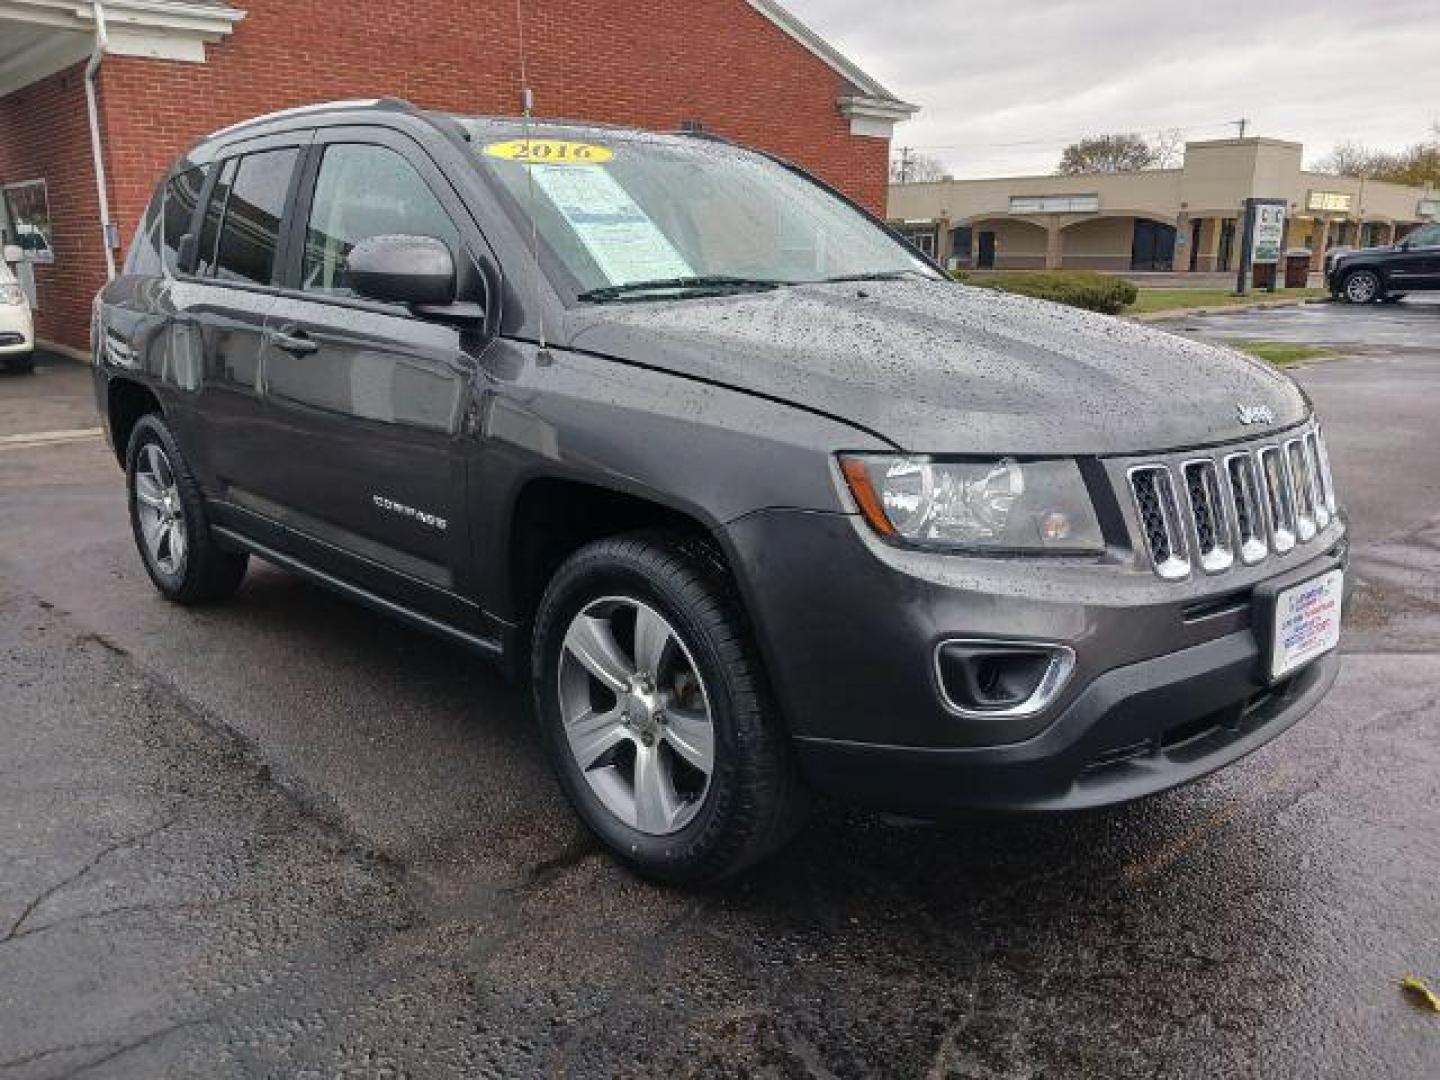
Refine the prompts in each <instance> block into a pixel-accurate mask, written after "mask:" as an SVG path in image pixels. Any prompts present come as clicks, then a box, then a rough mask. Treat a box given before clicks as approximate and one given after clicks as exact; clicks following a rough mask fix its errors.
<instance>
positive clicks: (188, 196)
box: [160, 168, 205, 274]
mask: <svg viewBox="0 0 1440 1080" xmlns="http://www.w3.org/2000/svg"><path fill="white" fill-rule="evenodd" d="M204 187H205V170H204V169H203V168H200V169H186V170H185V171H184V172H182V173H177V174H176V175H175V177H174V178H173V179H172V180H171V181H170V183H168V184H166V185H165V202H164V208H163V211H162V215H161V216H162V218H163V221H164V224H163V226H162V227H161V237H160V240H161V244H162V246H163V254H164V259H165V269H166V270H168V271H169V272H170V273H171V274H175V273H178V272H179V270H180V268H179V266H178V264H177V256H178V255H179V252H180V238H181V237H182V236H184V235H185V234H186V233H188V232H189V231H190V230H191V228H192V227H193V224H194V221H195V207H196V206H198V205H199V204H200V192H201V190H202V189H203V188H204Z"/></svg>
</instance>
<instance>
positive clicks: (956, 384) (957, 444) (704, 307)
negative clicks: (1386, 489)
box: [568, 281, 1309, 454]
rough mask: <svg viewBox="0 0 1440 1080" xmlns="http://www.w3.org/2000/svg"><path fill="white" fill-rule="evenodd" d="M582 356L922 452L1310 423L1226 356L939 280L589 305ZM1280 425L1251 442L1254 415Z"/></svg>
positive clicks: (1210, 439)
mask: <svg viewBox="0 0 1440 1080" xmlns="http://www.w3.org/2000/svg"><path fill="white" fill-rule="evenodd" d="M568 329H569V340H570V343H571V345H573V346H574V347H575V348H577V349H584V350H586V351H587V352H593V353H599V354H602V355H606V356H612V357H615V358H617V359H622V360H629V361H633V362H635V363H640V364H644V365H646V366H649V367H657V368H661V369H663V370H666V371H673V372H675V373H677V374H680V375H687V376H691V377H695V378H701V379H705V380H707V381H710V382H716V383H722V384H724V385H727V386H733V387H735V388H737V389H740V390H746V391H750V392H752V393H759V394H764V395H766V396H768V397H772V398H778V399H780V400H782V401H786V402H790V403H793V404H795V405H799V406H801V407H804V408H808V409H812V410H815V411H818V412H823V413H827V414H830V415H832V416H836V417H839V418H841V419H844V420H846V421H848V422H850V423H852V424H854V425H856V426H858V427H861V428H864V429H866V430H868V431H870V432H871V433H873V434H876V435H879V436H881V437H883V438H885V439H887V440H888V441H890V442H892V443H894V444H895V445H896V446H898V447H901V448H902V449H905V450H909V451H913V452H917V453H1011V454H1119V453H1145V452H1152V451H1159V450H1170V449H1179V448H1182V447H1187V446H1199V445H1204V444H1208V443H1216V442H1228V441H1233V440H1239V439H1251V438H1255V437H1257V436H1259V435H1261V434H1263V433H1264V432H1265V431H1266V430H1267V429H1273V428H1279V427H1286V426H1289V425H1291V424H1294V423H1298V422H1299V421H1301V420H1303V419H1304V418H1305V417H1306V416H1307V415H1308V412H1309V407H1308V403H1307V402H1306V400H1305V398H1304V396H1303V395H1302V394H1301V393H1300V391H1299V389H1298V388H1297V387H1296V386H1295V384H1294V383H1293V382H1291V381H1290V380H1289V379H1288V378H1286V377H1285V376H1283V375H1280V374H1279V373H1277V372H1275V371H1274V370H1273V369H1271V368H1270V367H1269V366H1268V365H1266V364H1264V363H1262V362H1260V361H1258V360H1255V359H1253V358H1252V357H1248V356H1245V355H1243V354H1241V353H1238V352H1235V351H1234V350H1231V349H1224V348H1219V347H1216V346H1212V345H1204V344H1201V343H1199V342H1196V341H1192V340H1190V339H1188V338H1183V337H1179V336H1177V335H1175V334H1170V333H1166V332H1164V331H1160V330H1155V329H1151V328H1149V327H1146V326H1141V325H1139V324H1137V323H1132V322H1127V321H1125V320H1122V319H1115V318H1110V317H1108V316H1104V315H1096V314H1093V313H1090V312H1085V311H1079V310H1077V309H1075V308H1068V307H1062V306H1060V305H1059V304H1051V303H1045V302H1042V301H1039V300H1031V299H1029V298H1028V297H1022V296H1013V295H1008V294H1005V293H999V292H995V291H993V290H990V289H980V288H972V287H968V286H963V285H956V284H951V283H949V282H941V281H902V282H874V283H868V282H867V283H864V284H860V285H856V284H846V285H842V284H832V285H805V286H797V287H791V288H781V289H776V290H774V291H772V292H765V293H751V294H744V295H740V296H733V297H721V298H717V299H693V300H680V301H659V302H653V303H651V302H646V303H613V304H596V305H586V306H585V307H582V308H578V309H575V310H574V311H572V312H571V319H570V321H569V323H568ZM1254 406H1266V407H1268V408H1269V410H1270V412H1271V414H1272V415H1273V416H1274V424H1273V425H1267V426H1266V427H1261V426H1246V425H1244V424H1242V423H1241V422H1240V411H1241V408H1242V407H1245V408H1246V409H1250V408H1252V407H1254Z"/></svg>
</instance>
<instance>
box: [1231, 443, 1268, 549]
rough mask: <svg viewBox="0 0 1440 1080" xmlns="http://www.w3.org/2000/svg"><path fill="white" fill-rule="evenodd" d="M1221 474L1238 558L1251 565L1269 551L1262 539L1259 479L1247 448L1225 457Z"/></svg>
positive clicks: (1263, 532)
mask: <svg viewBox="0 0 1440 1080" xmlns="http://www.w3.org/2000/svg"><path fill="white" fill-rule="evenodd" d="M1225 478H1226V481H1227V482H1228V484H1229V488H1230V504H1231V505H1232V506H1233V507H1234V508H1235V539H1236V543H1237V545H1238V546H1239V548H1240V561H1241V562H1242V563H1244V564H1245V565H1246V566H1254V565H1255V564H1256V563H1258V562H1259V561H1260V560H1261V559H1263V558H1265V556H1266V555H1268V554H1270V544H1269V542H1268V541H1267V540H1266V532H1265V506H1264V504H1263V502H1262V501H1261V498H1260V479H1259V474H1258V473H1256V471H1255V458H1254V456H1252V455H1251V454H1250V452H1249V451H1248V450H1246V451H1241V452H1240V453H1238V454H1230V455H1228V456H1227V457H1226V458H1225Z"/></svg>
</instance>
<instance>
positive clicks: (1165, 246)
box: [1130, 218, 1175, 271]
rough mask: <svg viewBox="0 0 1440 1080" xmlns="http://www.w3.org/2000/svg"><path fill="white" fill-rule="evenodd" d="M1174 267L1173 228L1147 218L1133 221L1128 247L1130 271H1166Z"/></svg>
mask: <svg viewBox="0 0 1440 1080" xmlns="http://www.w3.org/2000/svg"><path fill="white" fill-rule="evenodd" d="M1174 265H1175V226H1173V225H1166V224H1165V223H1164V222H1161V221H1150V220H1149V219H1148V218H1136V219H1135V238H1134V240H1133V241H1132V242H1131V245H1130V269H1131V270H1138V271H1168V270H1171V269H1173V268H1174Z"/></svg>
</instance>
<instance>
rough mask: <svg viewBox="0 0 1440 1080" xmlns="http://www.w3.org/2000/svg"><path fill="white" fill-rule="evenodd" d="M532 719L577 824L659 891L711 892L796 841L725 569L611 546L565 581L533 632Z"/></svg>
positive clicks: (686, 550)
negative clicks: (666, 885) (670, 886)
mask: <svg viewBox="0 0 1440 1080" xmlns="http://www.w3.org/2000/svg"><path fill="white" fill-rule="evenodd" d="M533 665H534V672H533V674H534V686H535V694H536V707H537V712H538V713H539V717H540V722H541V725H542V729H543V732H544V736H545V740H546V745H547V750H548V752H549V755H550V759H551V762H552V764H553V766H554V768H555V772H556V774H557V776H558V778H559V780H560V784H561V787H562V788H563V789H564V791H565V794H566V795H567V796H568V797H569V799H570V801H571V803H572V804H573V805H574V807H575V809H576V811H577V812H578V813H579V815H580V817H581V819H582V820H583V821H584V822H585V824H586V825H587V826H589V828H590V829H591V831H592V832H594V834H595V835H596V836H597V837H598V838H599V839H600V840H601V841H602V842H603V843H604V844H605V845H606V847H608V848H609V849H610V851H611V852H613V853H614V854H615V855H616V856H618V857H619V858H620V859H622V860H624V861H625V862H626V863H628V864H629V865H630V866H632V867H633V868H634V869H635V870H637V871H638V872H640V873H641V874H644V875H646V876H648V877H653V878H657V879H660V880H665V881H670V882H676V883H682V882H683V883H696V882H702V881H710V880H715V879H717V878H721V877H725V876H727V875H729V874H733V873H735V872H737V871H739V870H742V869H744V868H745V867H747V866H750V865H752V864H753V863H755V862H756V861H758V860H759V859H761V858H763V857H764V856H766V855H767V854H769V853H770V852H772V851H773V850H775V849H776V848H777V847H778V846H779V845H780V844H782V843H783V842H784V841H785V840H786V839H787V838H788V837H789V835H790V833H791V831H792V829H793V826H794V824H795V823H796V821H797V820H798V811H797V807H798V804H799V802H800V791H799V787H798V780H797V777H796V774H795V769H794V764H793V761H792V759H791V754H790V747H789V742H788V738H787V736H786V734H785V732H784V730H783V728H782V726H781V723H780V721H779V717H778V716H777V714H776V710H775V709H774V707H773V706H772V705H771V703H770V700H769V695H768V692H767V689H766V685H765V680H764V677H763V673H762V671H761V669H760V664H759V661H758V658H757V656H756V654H755V649H754V645H753V643H752V641H751V638H750V634H749V630H748V627H747V625H746V621H745V618H744V616H743V613H742V611H741V610H740V606H739V604H738V601H737V599H736V597H735V593H734V589H733V587H732V585H731V583H730V581H729V579H728V577H727V575H726V574H725V572H724V570H723V569H722V568H721V566H720V564H719V561H718V559H716V558H715V557H714V556H713V554H710V553H709V552H708V551H707V550H706V549H705V548H703V547H702V546H700V545H698V544H697V543H695V542H690V543H686V542H683V541H680V540H677V539H674V538H668V537H664V536H635V537H622V538H617V539H612V540H604V541H600V542H598V543H595V544H591V545H590V546H588V547H586V548H583V549H581V550H580V551H579V552H577V553H576V554H575V555H574V556H572V557H571V558H570V559H569V560H568V561H567V562H566V563H565V564H564V565H563V566H562V567H561V568H560V570H559V571H558V572H557V573H556V575H555V577H554V579H553V580H552V581H551V583H550V586H549V588H548V589H547V590H546V593H545V597H544V599H543V600H542V602H541V604H540V610H539V612H538V614H537V616H536V621H535V637H534V650H533Z"/></svg>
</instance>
